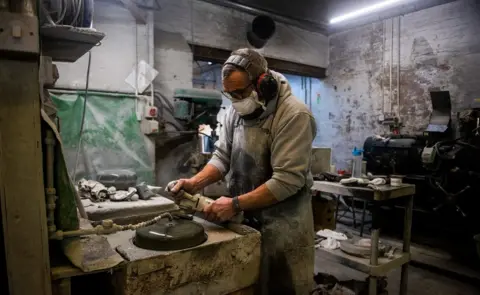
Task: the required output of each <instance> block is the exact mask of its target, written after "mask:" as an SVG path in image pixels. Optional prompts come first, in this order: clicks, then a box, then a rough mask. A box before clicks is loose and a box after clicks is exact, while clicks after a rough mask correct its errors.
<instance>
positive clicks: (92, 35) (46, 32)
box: [40, 26, 105, 62]
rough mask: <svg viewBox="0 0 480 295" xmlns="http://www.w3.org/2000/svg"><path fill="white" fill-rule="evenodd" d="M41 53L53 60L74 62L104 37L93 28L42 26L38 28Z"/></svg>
mask: <svg viewBox="0 0 480 295" xmlns="http://www.w3.org/2000/svg"><path fill="white" fill-rule="evenodd" d="M40 36H41V43H42V55H45V56H50V57H51V58H52V60H53V61H60V62H75V61H77V60H78V59H79V58H80V57H82V56H83V55H84V54H85V53H87V52H88V51H89V50H90V49H92V48H93V47H94V46H96V45H97V44H99V43H100V41H101V40H102V39H103V38H104V37H105V34H104V33H102V32H97V31H95V30H94V29H86V28H75V27H72V26H44V27H42V28H40Z"/></svg>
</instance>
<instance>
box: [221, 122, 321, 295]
mask: <svg viewBox="0 0 480 295" xmlns="http://www.w3.org/2000/svg"><path fill="white" fill-rule="evenodd" d="M235 117H236V118H235V119H234V120H233V121H234V122H235V126H234V130H233V137H232V150H231V161H230V173H229V175H228V178H227V179H228V187H229V190H230V193H231V195H232V196H239V195H242V194H245V193H248V192H251V191H252V190H254V189H256V188H257V187H259V186H260V185H262V184H264V183H265V182H266V181H267V180H268V179H270V178H271V176H272V173H273V171H272V165H271V163H270V145H271V142H272V138H271V135H270V132H271V131H270V129H269V127H271V126H272V124H271V121H272V120H273V118H272V117H273V116H269V117H267V119H266V120H265V119H264V120H263V122H261V121H260V122H259V121H245V120H242V119H240V118H239V117H238V115H235ZM245 218H246V219H247V224H248V225H250V226H252V227H254V228H256V229H257V230H259V231H260V232H261V235H262V238H261V240H262V246H261V247H262V248H261V255H262V257H261V269H260V278H259V283H258V288H257V290H256V294H261V295H266V294H272V295H273V294H283V295H290V294H296V295H306V294H309V293H310V291H311V290H312V287H313V272H314V270H313V265H314V229H313V215H312V206H311V194H310V189H309V188H308V187H307V186H305V187H304V188H302V189H301V190H299V191H298V192H297V193H296V194H295V195H293V196H290V197H289V198H287V199H286V200H284V201H282V202H279V203H277V204H275V205H273V206H270V207H267V208H264V209H261V210H254V211H247V212H245Z"/></svg>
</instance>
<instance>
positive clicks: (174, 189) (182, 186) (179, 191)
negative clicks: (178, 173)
mask: <svg viewBox="0 0 480 295" xmlns="http://www.w3.org/2000/svg"><path fill="white" fill-rule="evenodd" d="M167 191H168V192H169V193H171V194H172V196H173V197H174V198H175V199H178V198H181V197H183V191H186V192H187V193H190V194H193V193H195V181H194V180H192V179H191V178H189V179H179V180H175V181H172V182H170V183H169V184H168V185H167Z"/></svg>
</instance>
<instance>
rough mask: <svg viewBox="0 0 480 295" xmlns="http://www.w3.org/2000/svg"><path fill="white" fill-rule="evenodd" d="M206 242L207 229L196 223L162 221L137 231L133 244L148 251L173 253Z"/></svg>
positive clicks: (180, 220) (179, 220) (181, 220)
mask: <svg viewBox="0 0 480 295" xmlns="http://www.w3.org/2000/svg"><path fill="white" fill-rule="evenodd" d="M206 240H207V234H206V233H205V229H204V228H203V226H202V225H200V224H198V223H196V222H194V221H190V220H184V219H177V220H172V221H169V220H168V219H161V220H160V221H159V222H157V223H156V224H153V225H150V226H147V227H143V228H139V229H137V230H136V232H135V238H134V240H133V243H134V244H135V245H136V246H137V247H139V248H143V249H147V250H155V251H172V250H181V249H185V248H191V247H195V246H198V245H200V244H202V243H203V242H205V241H206Z"/></svg>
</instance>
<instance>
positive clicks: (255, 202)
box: [238, 184, 278, 210]
mask: <svg viewBox="0 0 480 295" xmlns="http://www.w3.org/2000/svg"><path fill="white" fill-rule="evenodd" d="M277 202H278V201H277V199H275V196H274V195H273V194H272V192H271V191H270V190H269V189H268V188H267V185H266V184H262V185H261V186H259V187H257V188H256V189H255V190H253V191H251V192H249V193H247V194H244V195H241V196H238V203H239V205H240V208H241V209H242V210H252V209H259V208H264V207H268V206H270V205H273V204H275V203H277Z"/></svg>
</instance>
